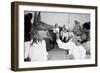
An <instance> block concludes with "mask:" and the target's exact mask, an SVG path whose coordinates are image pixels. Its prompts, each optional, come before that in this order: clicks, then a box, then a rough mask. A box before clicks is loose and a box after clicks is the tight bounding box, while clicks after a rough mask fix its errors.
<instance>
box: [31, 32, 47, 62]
mask: <svg viewBox="0 0 100 73" xmlns="http://www.w3.org/2000/svg"><path fill="white" fill-rule="evenodd" d="M47 55H48V53H47V51H46V43H45V41H44V40H43V38H41V37H40V35H39V33H38V32H37V33H35V34H34V37H33V40H32V43H31V47H30V52H29V57H30V59H31V61H47V59H48V58H47Z"/></svg>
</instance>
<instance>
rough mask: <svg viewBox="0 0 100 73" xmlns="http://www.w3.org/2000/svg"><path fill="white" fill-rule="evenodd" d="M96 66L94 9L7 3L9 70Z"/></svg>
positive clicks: (95, 17)
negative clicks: (9, 48)
mask: <svg viewBox="0 0 100 73" xmlns="http://www.w3.org/2000/svg"><path fill="white" fill-rule="evenodd" d="M92 66H97V7H96V6H83V5H68V4H50V3H32V2H12V3H11V69H12V70H13V71H26V70H44V69H60V68H76V67H92Z"/></svg>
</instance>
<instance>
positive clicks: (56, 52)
mask: <svg viewBox="0 0 100 73" xmlns="http://www.w3.org/2000/svg"><path fill="white" fill-rule="evenodd" d="M48 59H49V60H67V59H68V56H67V54H66V51H65V50H62V49H60V48H57V47H55V48H54V49H52V50H51V51H49V52H48Z"/></svg>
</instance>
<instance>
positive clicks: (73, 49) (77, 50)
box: [57, 39, 86, 59]
mask: <svg viewBox="0 0 100 73" xmlns="http://www.w3.org/2000/svg"><path fill="white" fill-rule="evenodd" d="M57 43H58V46H59V48H62V49H65V50H66V49H69V54H72V55H73V56H74V58H75V59H84V58H85V57H86V51H85V49H84V47H83V46H82V45H79V46H76V44H75V42H73V41H71V40H70V41H69V42H67V43H63V42H62V41H61V40H60V39H57Z"/></svg>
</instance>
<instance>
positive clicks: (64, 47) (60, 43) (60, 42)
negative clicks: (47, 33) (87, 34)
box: [57, 39, 71, 49]
mask: <svg viewBox="0 0 100 73" xmlns="http://www.w3.org/2000/svg"><path fill="white" fill-rule="evenodd" d="M57 44H58V46H59V48H63V49H70V47H71V43H70V42H68V43H63V42H62V41H61V40H60V39H57Z"/></svg>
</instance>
